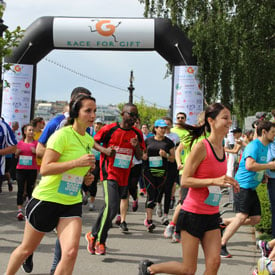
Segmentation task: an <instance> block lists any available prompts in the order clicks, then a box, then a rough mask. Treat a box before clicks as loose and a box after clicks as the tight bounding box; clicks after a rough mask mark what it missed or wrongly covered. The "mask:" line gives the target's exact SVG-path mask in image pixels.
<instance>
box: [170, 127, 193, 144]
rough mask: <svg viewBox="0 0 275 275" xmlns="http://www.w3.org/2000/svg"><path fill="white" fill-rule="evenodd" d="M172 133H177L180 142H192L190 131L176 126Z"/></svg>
mask: <svg viewBox="0 0 275 275" xmlns="http://www.w3.org/2000/svg"><path fill="white" fill-rule="evenodd" d="M171 132H172V133H176V134H177V135H178V136H179V138H180V142H183V143H186V142H188V141H190V140H191V137H190V134H189V131H187V130H186V129H183V128H180V127H177V126H175V127H173V128H172V129H171Z"/></svg>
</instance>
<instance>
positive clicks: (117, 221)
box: [116, 215, 121, 226]
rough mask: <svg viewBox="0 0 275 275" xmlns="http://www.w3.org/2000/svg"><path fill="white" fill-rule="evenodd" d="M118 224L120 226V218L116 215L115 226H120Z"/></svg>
mask: <svg viewBox="0 0 275 275" xmlns="http://www.w3.org/2000/svg"><path fill="white" fill-rule="evenodd" d="M120 224H121V217H120V215H117V216H116V225H118V226H120Z"/></svg>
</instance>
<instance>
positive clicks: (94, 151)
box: [92, 149, 100, 160]
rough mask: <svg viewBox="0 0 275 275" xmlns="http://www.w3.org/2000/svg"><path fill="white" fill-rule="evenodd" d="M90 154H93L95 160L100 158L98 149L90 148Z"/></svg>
mask: <svg viewBox="0 0 275 275" xmlns="http://www.w3.org/2000/svg"><path fill="white" fill-rule="evenodd" d="M92 154H93V155H95V159H96V160H99V159H100V152H99V151H97V150H95V149H92Z"/></svg>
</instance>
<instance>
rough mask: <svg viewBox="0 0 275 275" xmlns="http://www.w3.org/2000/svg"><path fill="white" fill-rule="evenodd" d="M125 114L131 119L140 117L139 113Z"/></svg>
mask: <svg viewBox="0 0 275 275" xmlns="http://www.w3.org/2000/svg"><path fill="white" fill-rule="evenodd" d="M124 113H127V114H128V115H129V116H130V117H137V118H138V117H139V114H138V113H132V112H124Z"/></svg>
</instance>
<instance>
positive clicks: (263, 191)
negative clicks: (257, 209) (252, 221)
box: [256, 183, 272, 234]
mask: <svg viewBox="0 0 275 275" xmlns="http://www.w3.org/2000/svg"><path fill="white" fill-rule="evenodd" d="M257 194H258V196H259V199H260V202H261V210H262V215H261V222H260V223H259V224H257V225H256V229H257V230H258V231H260V232H262V233H266V234H271V232H272V229H271V211H270V203H269V198H268V191H267V185H266V184H263V183H262V184H260V185H259V186H258V188H257Z"/></svg>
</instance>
